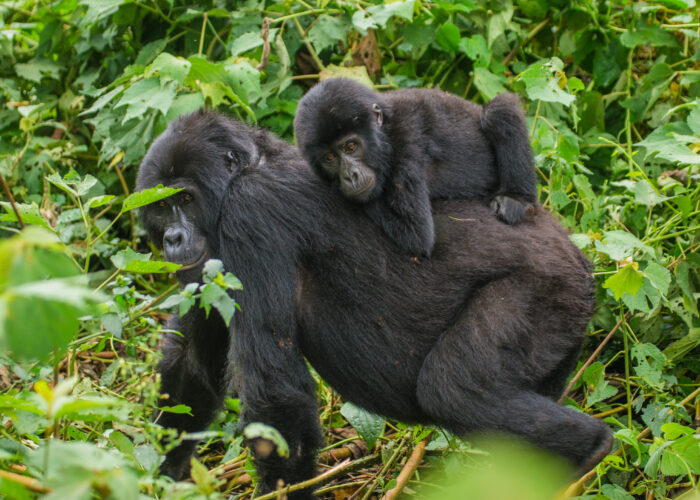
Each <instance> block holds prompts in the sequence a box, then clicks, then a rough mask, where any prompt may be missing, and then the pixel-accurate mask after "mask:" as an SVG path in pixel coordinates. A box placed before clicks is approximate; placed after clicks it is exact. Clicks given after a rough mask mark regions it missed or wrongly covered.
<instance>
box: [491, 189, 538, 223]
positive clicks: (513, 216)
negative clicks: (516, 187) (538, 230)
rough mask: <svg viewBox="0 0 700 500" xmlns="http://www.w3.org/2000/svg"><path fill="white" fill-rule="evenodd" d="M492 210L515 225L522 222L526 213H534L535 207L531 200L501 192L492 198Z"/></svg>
mask: <svg viewBox="0 0 700 500" xmlns="http://www.w3.org/2000/svg"><path fill="white" fill-rule="evenodd" d="M491 210H493V213H494V214H496V217H498V218H499V219H500V220H502V221H503V222H505V223H506V224H510V225H514V224H519V223H520V222H522V220H523V218H524V217H525V215H526V214H532V213H534V211H535V207H534V205H533V204H532V203H531V202H529V201H525V200H522V199H519V198H514V197H511V196H507V195H505V194H499V195H498V196H494V198H493V200H491Z"/></svg>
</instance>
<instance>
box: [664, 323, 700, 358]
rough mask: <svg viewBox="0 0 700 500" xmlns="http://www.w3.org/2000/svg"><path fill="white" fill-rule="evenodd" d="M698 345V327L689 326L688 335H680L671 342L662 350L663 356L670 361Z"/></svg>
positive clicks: (699, 337)
mask: <svg viewBox="0 0 700 500" xmlns="http://www.w3.org/2000/svg"><path fill="white" fill-rule="evenodd" d="M699 345H700V328H691V329H690V331H689V332H688V335H686V336H685V337H682V338H680V339H678V340H676V341H674V342H672V343H671V344H669V345H668V346H667V347H666V348H665V349H664V350H663V353H664V356H666V358H667V359H668V360H670V361H674V360H676V359H681V358H683V356H685V355H686V354H687V353H689V352H690V351H692V350H693V349H695V348H696V347H697V346H699Z"/></svg>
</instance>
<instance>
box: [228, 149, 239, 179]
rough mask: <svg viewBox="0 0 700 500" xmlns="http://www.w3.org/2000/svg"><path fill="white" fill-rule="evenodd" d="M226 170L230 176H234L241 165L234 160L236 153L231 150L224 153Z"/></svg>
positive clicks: (236, 159)
mask: <svg viewBox="0 0 700 500" xmlns="http://www.w3.org/2000/svg"><path fill="white" fill-rule="evenodd" d="M226 168H227V169H228V171H229V173H230V174H232V175H236V174H237V173H238V171H239V170H240V169H241V165H240V163H239V161H238V158H236V153H234V152H233V151H231V150H229V151H227V152H226Z"/></svg>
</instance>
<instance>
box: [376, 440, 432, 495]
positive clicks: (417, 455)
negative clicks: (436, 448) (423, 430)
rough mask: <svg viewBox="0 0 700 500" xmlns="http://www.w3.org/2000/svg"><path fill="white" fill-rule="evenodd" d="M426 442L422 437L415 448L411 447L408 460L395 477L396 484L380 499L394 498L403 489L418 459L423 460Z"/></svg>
mask: <svg viewBox="0 0 700 500" xmlns="http://www.w3.org/2000/svg"><path fill="white" fill-rule="evenodd" d="M427 444H428V440H427V439H424V440H422V441H421V442H420V443H418V445H417V446H416V447H415V448H413V452H412V453H411V456H410V457H409V459H408V462H406V465H405V466H404V468H403V469H401V473H400V474H399V477H397V478H396V486H394V487H393V488H392V489H390V490H389V491H387V492H386V495H384V498H383V499H382V500H393V499H394V498H398V496H399V495H400V494H401V490H403V488H404V486H406V484H407V483H408V480H409V479H411V476H413V473H414V472H416V469H417V468H418V465H419V464H420V461H421V460H423V455H425V446H426V445H427Z"/></svg>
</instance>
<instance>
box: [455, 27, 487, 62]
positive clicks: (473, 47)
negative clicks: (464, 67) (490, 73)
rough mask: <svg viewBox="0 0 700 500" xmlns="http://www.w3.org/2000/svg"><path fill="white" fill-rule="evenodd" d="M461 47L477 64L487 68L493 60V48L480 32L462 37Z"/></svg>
mask: <svg viewBox="0 0 700 500" xmlns="http://www.w3.org/2000/svg"><path fill="white" fill-rule="evenodd" d="M459 49H460V50H461V51H462V52H464V53H465V54H466V55H467V57H468V58H469V59H471V60H472V61H474V64H475V65H476V66H481V67H484V68H485V67H488V65H489V61H491V49H490V48H489V47H488V45H487V44H486V39H485V38H484V37H483V36H481V35H479V34H476V35H472V36H470V37H468V38H462V39H460V41H459Z"/></svg>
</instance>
